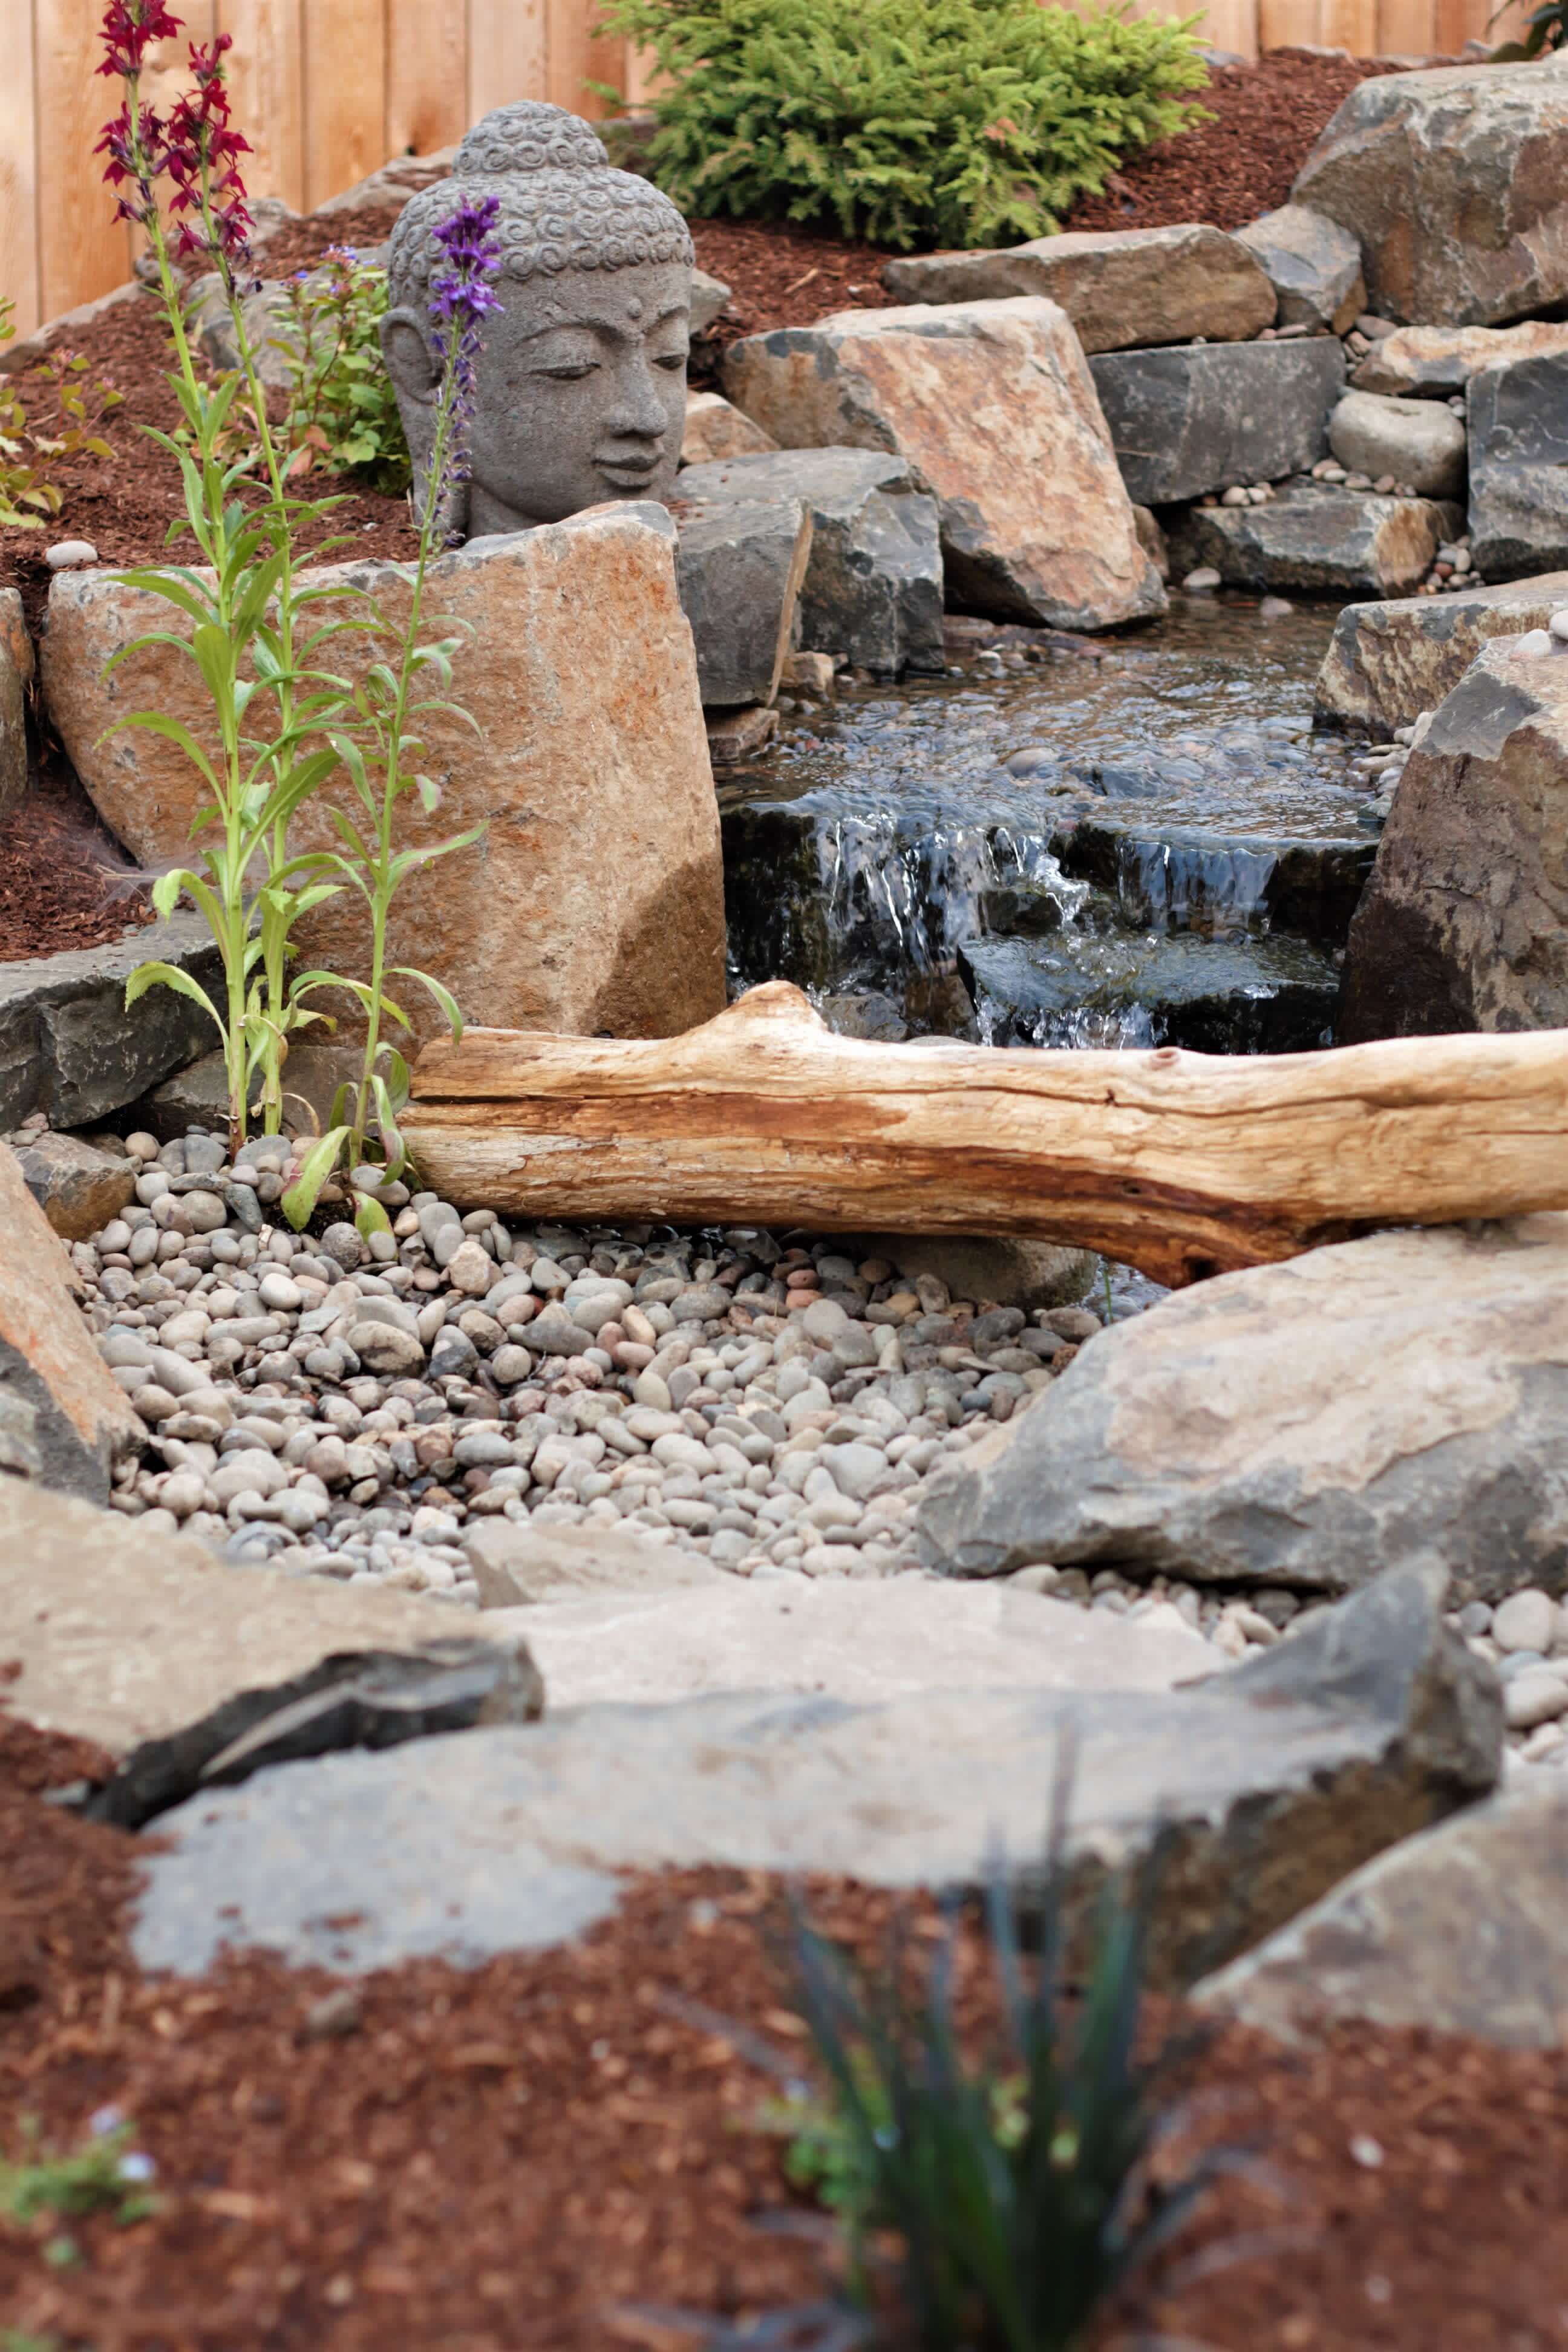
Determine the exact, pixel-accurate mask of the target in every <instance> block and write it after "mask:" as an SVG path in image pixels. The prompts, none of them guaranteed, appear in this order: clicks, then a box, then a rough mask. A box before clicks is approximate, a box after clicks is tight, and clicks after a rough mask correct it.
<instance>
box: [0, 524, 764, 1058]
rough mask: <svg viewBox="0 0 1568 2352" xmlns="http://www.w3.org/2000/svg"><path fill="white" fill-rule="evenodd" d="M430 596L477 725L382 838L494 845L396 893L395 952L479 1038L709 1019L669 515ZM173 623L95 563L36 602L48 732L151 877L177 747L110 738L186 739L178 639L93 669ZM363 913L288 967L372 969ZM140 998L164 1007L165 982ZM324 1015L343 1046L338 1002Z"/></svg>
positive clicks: (502, 555) (541, 537) (305, 936)
mask: <svg viewBox="0 0 1568 2352" xmlns="http://www.w3.org/2000/svg"><path fill="white" fill-rule="evenodd" d="M319 576H320V577H321V579H322V581H323V583H326V582H331V581H336V582H341V583H347V584H349V585H351V586H357V587H363V588H365V589H367V590H369V591H371V592H372V593H374V594H376V595H377V596H378V597H379V598H380V600H381V602H382V604H383V606H384V609H385V610H386V611H387V612H388V614H389V615H390V617H392V618H393V620H394V621H395V618H396V614H397V611H398V604H399V599H400V598H402V597H405V595H406V593H407V581H408V573H407V571H406V569H405V567H402V566H399V565H395V564H392V563H387V562H377V561H374V560H372V561H368V562H363V563H352V564H343V565H334V566H329V567H323V569H322V572H321V574H320V575H319ZM429 598H430V609H434V610H438V611H440V612H441V613H443V614H449V615H451V616H452V618H453V619H454V620H456V621H457V622H458V625H459V626H460V627H461V626H462V625H464V624H467V625H470V626H471V629H472V632H473V634H472V635H466V636H465V641H464V643H463V644H462V646H460V648H459V650H458V654H457V656H456V657H455V660H454V665H453V672H454V674H453V684H452V698H453V700H454V701H456V702H457V703H458V704H460V705H462V706H463V707H464V708H465V709H468V711H469V712H470V713H471V715H472V718H473V719H474V721H475V723H476V726H477V728H478V730H479V731H478V733H477V735H476V734H475V733H474V732H473V731H472V730H469V729H468V728H467V727H460V726H458V724H457V723H456V721H445V720H440V719H437V720H435V721H433V722H432V724H431V726H430V728H429V730H428V736H429V749H428V751H427V754H426V761H425V765H426V771H427V772H428V773H429V774H430V775H431V776H432V777H433V778H434V779H435V781H436V782H437V785H438V786H439V787H440V790H441V801H440V804H439V806H438V807H437V808H436V809H435V810H434V811H433V812H430V813H428V814H426V812H425V811H423V810H422V809H421V808H420V807H419V806H418V805H417V803H416V802H415V801H414V800H413V798H412V797H411V798H410V799H409V800H408V801H406V802H405V803H404V812H403V814H402V816H401V817H400V820H399V822H400V824H401V825H402V826H403V828H404V837H405V841H406V842H407V844H408V845H414V846H417V845H422V844H433V843H435V842H437V841H440V840H444V839H446V838H447V836H448V835H452V834H455V833H458V832H461V831H463V830H465V829H466V828H468V826H469V825H471V824H476V823H479V822H483V823H484V824H485V825H486V828H487V829H486V832H485V835H484V837H483V839H482V840H481V841H480V842H479V844H478V845H475V846H474V847H473V848H471V849H468V850H466V851H463V852H461V853H459V854H458V855H457V856H451V857H447V858H443V859H441V860H439V861H437V863H435V864H434V865H432V866H427V867H426V868H425V869H424V870H423V871H421V872H420V873H417V874H415V875H413V876H411V877H409V879H408V880H407V882H406V883H405V886H404V887H403V888H402V890H401V891H400V892H399V894H398V897H397V899H396V901H395V906H394V908H393V915H392V924H391V959H390V960H391V961H395V962H398V963H408V964H415V965H419V966H421V967H423V968H424V969H426V970H427V971H431V972H433V973H434V974H435V976H436V977H437V979H438V980H441V981H443V982H445V983H446V984H447V987H448V988H449V989H450V990H451V991H452V992H453V994H454V995H455V996H456V997H457V999H458V1003H459V1004H460V1006H461V1007H462V1010H463V1013H464V1014H465V1016H466V1018H467V1019H468V1020H469V1021H472V1022H476V1023H491V1024H498V1025H500V1026H513V1027H521V1028H552V1029H559V1030H568V1031H577V1032H582V1033H585V1034H594V1033H596V1032H608V1033H610V1034H616V1035H622V1036H639V1035H644V1036H646V1035H657V1036H662V1035H669V1034H674V1033H676V1032H678V1031H680V1030H682V1029H686V1028H689V1027H690V1026H691V1024H693V1023H694V1022H697V1021H700V1020H702V1019H704V1018H706V1017H707V1015H708V1014H710V1013H714V1012H716V1011H718V1010H719V1008H720V1007H721V1005H722V1004H723V1002H724V931H723V901H722V889H723V878H722V875H721V868H720V851H719V824H718V815H717V812H716V810H715V808H714V803H713V787H712V780H711V771H710V766H709V760H708V749H707V741H706V738H705V736H704V733H703V727H702V710H701V701H700V694H699V690H698V683H697V667H696V662H695V658H694V656H693V652H692V643H691V633H690V630H689V627H688V625H687V622H686V619H685V616H684V614H682V612H681V609H680V604H679V597H678V595H677V592H676V572H675V528H674V525H673V523H672V522H671V520H670V518H669V516H668V514H667V513H666V511H665V510H664V509H663V508H662V507H656V506H653V505H651V504H648V503H643V504H630V503H628V504H625V505H617V506H612V507H603V508H597V509H593V510H591V511H590V512H588V513H585V514H582V515H578V516H575V517H574V518H573V519H572V520H570V521H568V522H564V523H556V524H551V525H549V526H547V527H545V528H543V529H542V530H531V531H523V532H519V533H517V534H515V535H511V536H503V537H499V538H493V539H484V540H479V541H476V542H475V543H474V544H473V545H472V546H470V547H466V548H461V549H458V551H455V552H453V553H451V554H448V555H446V556H443V557H441V558H440V559H439V561H438V562H437V563H436V564H435V566H434V567H433V571H432V575H431V581H430V588H429ZM186 626H187V624H186V623H185V622H184V619H183V618H182V616H180V615H179V614H176V613H174V610H173V608H172V607H171V606H169V605H166V604H161V603H159V602H158V601H157V600H156V599H154V598H153V596H151V595H149V594H147V593H143V592H141V591H138V590H135V589H131V588H123V587H120V586H118V585H117V584H116V583H115V581H114V579H113V577H112V576H111V575H110V574H109V573H107V572H71V573H61V574H59V575H58V577H57V578H56V580H55V581H54V583H53V585H52V588H51V591H50V604H49V627H48V633H47V639H46V644H45V652H44V661H43V670H44V684H45V690H46V694H47V700H48V706H49V711H50V715H51V717H52V719H53V720H54V722H55V724H56V726H57V727H58V730H59V732H60V735H61V738H62V740H63V741H64V743H65V745H66V749H67V751H68V754H69V756H70V758H71V760H72V762H73V764H74V765H75V767H76V769H77V771H78V772H79V775H80V777H81V779H82V782H83V783H84V784H85V785H86V787H87V790H88V792H89V794H90V796H91V798H92V800H93V802H94V803H95V805H96V806H97V808H98V810H99V812H100V815H102V817H103V818H104V820H105V822H106V823H107V824H109V826H110V829H111V830H112V831H113V832H114V833H116V834H117V835H119V837H120V838H121V840H122V841H123V842H124V843H125V844H126V845H127V846H128V847H129V848H130V849H131V851H132V854H133V855H134V856H136V857H138V858H139V859H140V860H141V861H142V863H143V864H146V865H151V866H161V865H163V864H165V863H168V862H171V861H174V860H179V859H183V858H184V856H185V855H186V836H187V834H188V831H189V826H190V822H191V818H192V816H193V814H195V809H196V808H197V806H198V805H199V804H200V802H201V801H202V799H203V798H204V797H205V787H203V785H202V784H201V781H200V778H199V776H198V775H197V772H196V771H195V769H194V768H193V767H192V766H191V765H190V763H189V762H188V761H185V760H184V758H183V756H182V755H181V754H180V752H179V751H177V750H176V749H175V748H174V745H173V744H168V743H164V742H163V740H161V739H159V738H156V737H153V736H150V735H147V734H142V733H136V734H126V733H123V732H121V733H118V734H113V733H108V731H107V730H111V729H112V728H113V727H114V726H115V724H116V722H117V721H120V720H122V719H124V718H125V716H126V715H127V714H128V713H129V712H130V711H132V710H134V709H148V708H151V709H161V710H163V711H166V712H167V713H169V714H170V715H171V716H173V717H175V718H178V719H184V721H185V722H186V724H187V725H188V726H190V727H191V729H192V730H193V732H194V733H195V736H196V737H197V739H198V740H202V739H203V738H204V737H205V735H207V734H208V733H209V732H210V728H211V713H210V708H209V707H208V705H207V703H206V700H205V689H203V688H202V686H201V683H200V679H199V677H197V674H196V672H195V668H194V666H193V665H192V664H191V663H190V662H189V661H188V660H186V659H184V658H183V657H182V656H180V655H178V654H177V653H175V652H174V650H173V648H171V647H166V646H164V647H158V646H155V647H153V648H152V649H151V650H150V651H148V652H146V653H143V654H138V655H136V656H134V657H132V658H131V659H128V660H126V661H124V662H122V663H121V665H120V666H119V667H118V668H116V669H115V670H113V671H112V672H111V673H110V674H109V675H108V676H107V677H106V676H105V674H104V665H105V663H106V662H107V661H108V660H109V658H110V656H111V655H112V654H114V653H116V652H117V651H118V650H119V649H120V648H121V646H125V645H126V644H128V643H129V642H130V641H131V640H132V638H134V637H136V636H139V635H142V634H144V633H145V632H146V631H148V630H150V629H173V630H184V628H185V627H186ZM373 654H374V647H372V648H371V649H370V651H369V652H363V651H362V652H359V653H356V654H353V655H352V656H351V654H350V652H349V650H348V649H347V646H346V645H343V644H340V646H339V648H338V649H337V653H336V656H335V657H336V658H338V659H339V660H341V661H342V662H345V663H350V664H351V666H352V662H353V661H354V660H358V661H362V662H363V661H365V660H368V659H369V658H371V657H372V655H373ZM106 734H107V740H105V738H106ZM650 777H657V778H658V790H657V791H651V790H650V789H649V779H650ZM344 789H345V790H347V789H348V787H347V786H346V785H345V787H344ZM351 797H352V795H351ZM356 805H357V803H356ZM296 824H297V827H298V830H299V835H300V838H299V843H298V845H299V846H300V848H302V849H303V848H310V847H321V846H335V845H336V844H337V835H336V834H335V833H334V832H333V830H332V828H331V822H330V818H329V815H328V812H327V809H326V806H325V804H324V803H323V802H322V801H320V800H318V801H317V802H312V803H310V805H309V806H308V807H307V808H306V810H305V811H304V812H303V813H302V814H301V815H300V817H299V818H298V819H297V820H296ZM357 907H358V901H357V899H356V898H355V897H354V894H353V893H344V894H343V895H342V897H340V898H336V899H334V900H333V901H331V904H330V905H328V906H326V907H322V908H317V909H315V910H314V911H313V912H312V913H311V914H310V915H309V916H307V917H306V918H305V919H303V920H302V922H301V923H300V926H299V928H298V929H297V931H296V934H295V938H296V942H297V944H298V946H299V948H300V952H301V954H302V956H304V957H305V959H306V960H307V961H310V962H319V963H322V964H326V965H328V966H329V967H331V969H333V970H336V971H347V972H351V973H352V972H360V971H365V970H366V969H367V968H368V954H369V949H368V929H367V923H366V921H365V920H364V919H363V910H362V911H361V912H356V908H357ZM154 1000H155V1001H157V1002H159V1003H177V1002H179V1000H177V999H171V998H169V997H168V995H167V992H162V991H160V992H154ZM190 1009H192V1010H194V1009H195V1008H190ZM335 1009H336V1010H337V1012H338V1013H339V1015H340V1019H341V1021H342V1025H343V1028H344V1029H352V1026H353V1024H352V1020H351V1019H350V1018H349V1010H350V1009H349V1008H348V1006H347V1003H346V1000H345V1001H344V1002H342V1003H340V1004H339V1005H338V1006H337V1007H336V1008H335ZM406 1009H407V1011H408V1013H409V1015H410V1018H411V1019H412V1020H414V1021H415V1024H416V1029H417V1031H418V1033H419V1034H421V1035H424V1036H428V1035H429V1034H432V1032H433V1030H434V1029H435V1028H436V1027H437V1026H438V1025H439V1020H440V1016H439V1014H438V1013H437V1009H436V1007H435V1006H434V1005H433V1004H431V1003H428V1001H427V1000H426V998H425V996H424V992H423V991H415V992H413V993H412V994H411V995H410V997H409V999H408V1003H407V1006H406ZM340 1034H342V1032H340ZM175 1058H176V1057H173V1056H172V1057H171V1059H170V1060H169V1061H168V1062H166V1063H165V1064H164V1065H163V1068H162V1069H160V1070H156V1071H149V1072H148V1073H147V1076H146V1077H144V1078H143V1080H142V1085H141V1086H139V1087H136V1089H135V1090H134V1091H135V1092H136V1093H138V1094H139V1093H141V1092H142V1091H144V1089H145V1087H146V1086H147V1085H148V1084H150V1083H153V1082H154V1081H155V1080H156V1079H157V1078H158V1077H161V1076H164V1075H166V1073H167V1071H168V1070H169V1069H170V1068H172V1067H173V1066H174V1060H175ZM178 1058H187V1057H186V1056H181V1057H178ZM121 1099H126V1097H121Z"/></svg>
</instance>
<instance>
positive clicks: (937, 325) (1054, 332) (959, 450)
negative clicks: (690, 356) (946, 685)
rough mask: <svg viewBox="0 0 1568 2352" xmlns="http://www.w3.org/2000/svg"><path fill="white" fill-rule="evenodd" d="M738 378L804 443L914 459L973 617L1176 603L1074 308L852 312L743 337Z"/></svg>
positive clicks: (787, 442)
mask: <svg viewBox="0 0 1568 2352" xmlns="http://www.w3.org/2000/svg"><path fill="white" fill-rule="evenodd" d="M724 382H725V386H726V389H727V390H728V391H729V393H730V394H731V397H732V398H733V399H734V401H735V403H736V404H737V406H739V407H741V408H742V409H744V411H745V413H746V415H748V416H751V417H753V418H754V419H755V420H756V422H757V423H758V424H759V425H762V426H763V429H764V430H765V431H767V432H769V433H771V434H772V435H773V437H774V439H775V440H777V441H778V442H779V443H780V444H781V445H782V446H784V448H786V449H811V448H833V447H840V448H858V449H879V450H886V451H889V452H891V453H894V454H896V455H897V456H899V457H903V458H904V459H905V460H906V461H907V463H908V464H909V466H910V471H911V474H912V475H913V477H914V479H915V482H916V486H917V488H921V489H922V490H929V491H930V492H931V494H932V495H933V496H934V497H935V498H936V499H937V501H938V505H939V508H940V510H941V518H942V554H943V558H944V562H945V566H946V578H947V597H948V602H949V604H953V605H956V606H957V607H958V608H959V609H961V610H970V611H976V612H985V613H993V614H999V615H1002V616H1004V617H1006V618H1009V619H1015V620H1022V621H1031V622H1043V623H1046V624H1049V625H1057V626H1059V627H1064V628H1072V629H1104V628H1111V627H1113V626H1115V625H1116V624H1117V623H1118V622H1121V621H1132V620H1142V619H1144V618H1147V617H1148V616H1149V615H1151V614H1156V613H1160V612H1163V610H1164V606H1165V593H1164V590H1163V588H1162V586H1161V584H1160V578H1159V574H1158V573H1157V572H1156V571H1155V569H1154V566H1153V565H1152V563H1151V562H1150V561H1149V558H1148V556H1147V555H1146V554H1145V553H1144V551H1143V549H1142V546H1141V545H1140V544H1139V539H1138V530H1137V525H1136V523H1135V521H1134V519H1133V514H1132V505H1131V499H1129V497H1128V495H1127V490H1126V488H1125V486H1124V484H1123V482H1122V479H1121V472H1120V470H1119V468H1118V467H1117V463H1116V457H1115V454H1114V452H1113V451H1112V449H1111V446H1110V436H1109V434H1108V432H1107V430H1106V425H1105V418H1104V416H1103V415H1102V413H1101V410H1100V399H1099V395H1098V394H1097V393H1096V391H1095V389H1094V384H1093V382H1092V380H1091V378H1090V376H1089V369H1088V366H1087V363H1086V362H1085V360H1084V356H1083V350H1082V346H1081V345H1080V344H1079V339H1078V337H1077V335H1076V334H1075V333H1074V331H1073V329H1072V324H1071V321H1070V320H1068V316H1067V313H1066V312H1065V311H1064V310H1062V309H1061V308H1060V307H1059V305H1058V304H1057V303H1055V302H1051V301H1047V300H1046V299H1044V298H1043V297H1041V296H1037V295H1025V296H1020V297H1018V298H1016V299H1010V300H1005V301H995V302H991V301H982V302H952V303H947V304H942V305H928V304H921V305H912V306H910V307H909V308H906V309H902V310H870V311H866V310H844V311H839V312H837V313H836V314H835V315H834V316H832V317H830V318H826V319H821V320H818V321H817V322H816V325H815V326H811V327H786V328H781V329H779V330H777V331H775V332H773V334H768V335H750V336H748V337H747V338H746V339H745V340H744V341H742V342H738V343H733V344H731V347H730V350H729V352H727V354H726V355H725V361H724Z"/></svg>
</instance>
